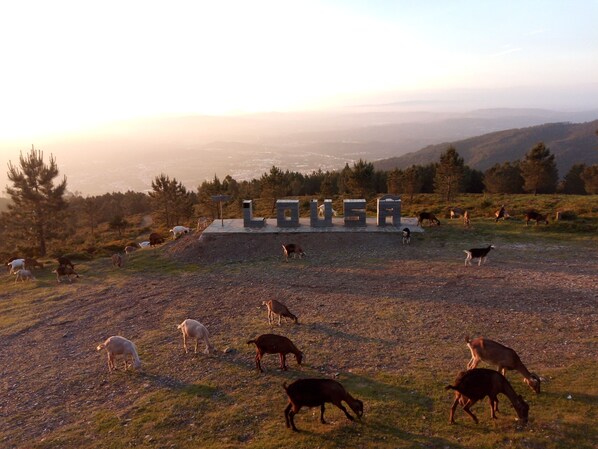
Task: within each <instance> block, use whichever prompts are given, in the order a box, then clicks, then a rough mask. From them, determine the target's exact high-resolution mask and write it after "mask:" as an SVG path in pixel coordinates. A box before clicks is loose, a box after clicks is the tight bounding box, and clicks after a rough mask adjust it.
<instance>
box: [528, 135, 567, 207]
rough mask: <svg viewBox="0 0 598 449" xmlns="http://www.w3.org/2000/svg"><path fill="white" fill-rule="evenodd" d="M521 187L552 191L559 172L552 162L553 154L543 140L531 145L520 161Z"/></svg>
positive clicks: (530, 190) (535, 190) (530, 189)
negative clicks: (533, 145)
mask: <svg viewBox="0 0 598 449" xmlns="http://www.w3.org/2000/svg"><path fill="white" fill-rule="evenodd" d="M520 167H521V176H522V177H523V181H524V183H523V189H524V190H525V191H526V192H533V193H534V195H537V194H538V193H554V192H555V191H556V186H557V182H558V180H559V173H558V170H557V168H556V163H555V162H554V154H551V153H550V150H549V149H548V148H546V146H545V145H544V143H543V142H540V143H538V144H537V145H536V146H535V147H533V148H532V149H531V150H530V151H529V152H528V153H527V154H526V155H525V158H524V159H523V160H522V161H521V163H520Z"/></svg>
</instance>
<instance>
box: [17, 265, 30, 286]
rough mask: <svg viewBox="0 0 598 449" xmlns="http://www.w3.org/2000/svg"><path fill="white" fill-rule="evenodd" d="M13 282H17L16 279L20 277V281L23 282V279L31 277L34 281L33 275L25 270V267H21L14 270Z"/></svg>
mask: <svg viewBox="0 0 598 449" xmlns="http://www.w3.org/2000/svg"><path fill="white" fill-rule="evenodd" d="M15 275H16V276H15V284H16V283H17V281H18V280H19V279H20V280H21V281H23V282H25V280H28V279H31V280H32V281H35V276H33V273H32V272H31V271H29V270H26V269H25V268H21V269H20V270H17V271H16V272H15Z"/></svg>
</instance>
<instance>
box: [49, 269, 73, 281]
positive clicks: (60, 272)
mask: <svg viewBox="0 0 598 449" xmlns="http://www.w3.org/2000/svg"><path fill="white" fill-rule="evenodd" d="M52 273H56V282H62V281H61V280H60V278H61V277H64V276H66V277H67V279H68V280H69V282H73V281H72V280H71V275H73V274H74V275H75V277H77V278H78V277H79V274H78V273H77V272H76V271H75V270H74V269H72V268H71V267H69V266H68V265H59V266H58V268H56V269H55V270H53V271H52Z"/></svg>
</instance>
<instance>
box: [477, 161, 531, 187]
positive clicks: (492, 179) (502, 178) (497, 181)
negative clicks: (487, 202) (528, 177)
mask: <svg viewBox="0 0 598 449" xmlns="http://www.w3.org/2000/svg"><path fill="white" fill-rule="evenodd" d="M484 187H485V190H486V192H488V193H523V178H522V177H521V169H520V168H519V163H518V162H515V163H514V164H511V163H510V162H505V163H504V164H502V165H501V164H495V165H493V166H492V167H490V168H489V169H488V170H486V171H485V172H484Z"/></svg>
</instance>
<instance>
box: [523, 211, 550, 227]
mask: <svg viewBox="0 0 598 449" xmlns="http://www.w3.org/2000/svg"><path fill="white" fill-rule="evenodd" d="M532 220H533V221H535V222H536V226H538V224H539V223H540V222H541V221H543V222H544V223H546V224H548V215H542V214H539V213H538V212H534V211H529V212H527V213H526V214H525V226H528V225H529V222H530V221H532Z"/></svg>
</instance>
